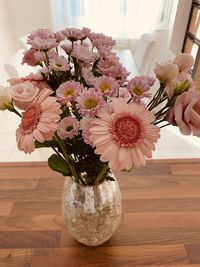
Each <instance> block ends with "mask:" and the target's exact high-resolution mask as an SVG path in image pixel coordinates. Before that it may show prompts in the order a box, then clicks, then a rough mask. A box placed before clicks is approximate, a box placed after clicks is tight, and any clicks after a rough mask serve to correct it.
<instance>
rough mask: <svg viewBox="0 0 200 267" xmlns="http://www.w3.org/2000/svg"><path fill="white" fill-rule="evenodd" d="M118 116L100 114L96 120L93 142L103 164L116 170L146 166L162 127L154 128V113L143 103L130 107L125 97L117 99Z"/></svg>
mask: <svg viewBox="0 0 200 267" xmlns="http://www.w3.org/2000/svg"><path fill="white" fill-rule="evenodd" d="M113 108H114V111H115V112H114V113H113V114H112V115H111V116H110V115H109V114H108V113H106V112H101V113H99V115H98V116H99V118H95V119H93V121H92V124H93V125H94V126H93V127H91V128H90V133H91V135H90V140H91V141H92V143H93V145H94V146H96V149H95V153H96V154H100V155H101V156H100V159H101V161H103V162H108V164H109V167H110V168H111V169H115V170H123V169H126V170H130V169H131V168H132V167H140V166H143V165H145V157H147V158H150V157H151V156H152V150H154V149H155V145H154V143H155V142H157V139H158V138H159V130H160V129H159V127H157V126H155V125H152V124H151V123H152V122H153V121H154V120H155V116H154V115H153V113H151V112H150V111H148V110H147V109H146V107H145V106H144V105H143V104H138V103H130V104H127V103H126V101H125V100H124V99H123V98H114V99H113Z"/></svg>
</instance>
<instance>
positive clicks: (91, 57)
mask: <svg viewBox="0 0 200 267" xmlns="http://www.w3.org/2000/svg"><path fill="white" fill-rule="evenodd" d="M71 55H72V56H73V57H75V58H77V59H78V60H80V61H83V62H85V63H90V62H94V61H95V60H97V59H98V57H99V55H98V54H97V53H95V52H92V51H90V50H89V49H88V47H87V46H85V45H75V46H74V48H73V51H72V53H71Z"/></svg>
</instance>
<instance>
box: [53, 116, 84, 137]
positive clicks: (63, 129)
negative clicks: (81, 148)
mask: <svg viewBox="0 0 200 267" xmlns="http://www.w3.org/2000/svg"><path fill="white" fill-rule="evenodd" d="M78 130H79V122H78V121H77V120H76V119H75V118H72V117H67V118H64V119H62V120H61V121H60V122H59V123H58V130H57V133H58V135H59V136H60V138H62V139H65V138H70V139H72V138H74V137H75V136H76V135H77V134H78Z"/></svg>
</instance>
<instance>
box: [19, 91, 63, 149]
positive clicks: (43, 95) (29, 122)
mask: <svg viewBox="0 0 200 267" xmlns="http://www.w3.org/2000/svg"><path fill="white" fill-rule="evenodd" d="M51 93H52V91H51V90H50V89H44V90H43V91H41V92H40V93H39V94H38V96H37V97H36V99H35V100H34V101H33V102H32V103H31V105H29V106H28V107H27V108H26V110H25V111H24V112H23V113H22V120H21V123H20V125H19V128H18V129H17V130H16V139H17V146H18V149H19V150H22V151H24V152H25V153H31V152H33V151H34V150H35V145H34V141H35V140H38V141H39V142H41V143H43V142H44V141H45V140H51V139H52V137H53V135H54V133H55V131H56V130H57V123H56V122H57V121H58V120H59V119H60V116H59V114H60V113H61V110H60V104H59V103H57V102H56V98H55V97H51V96H50V94H51Z"/></svg>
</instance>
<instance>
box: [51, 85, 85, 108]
mask: <svg viewBox="0 0 200 267" xmlns="http://www.w3.org/2000/svg"><path fill="white" fill-rule="evenodd" d="M83 89H84V87H83V86H82V85H81V84H80V83H79V82H71V81H67V82H65V83H62V84H61V85H60V86H59V87H58V89H57V90H56V96H57V97H58V100H59V101H60V102H61V103H63V104H67V103H68V102H69V101H71V100H73V99H74V98H75V97H76V96H77V95H78V93H79V92H81V91H82V90H83Z"/></svg>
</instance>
